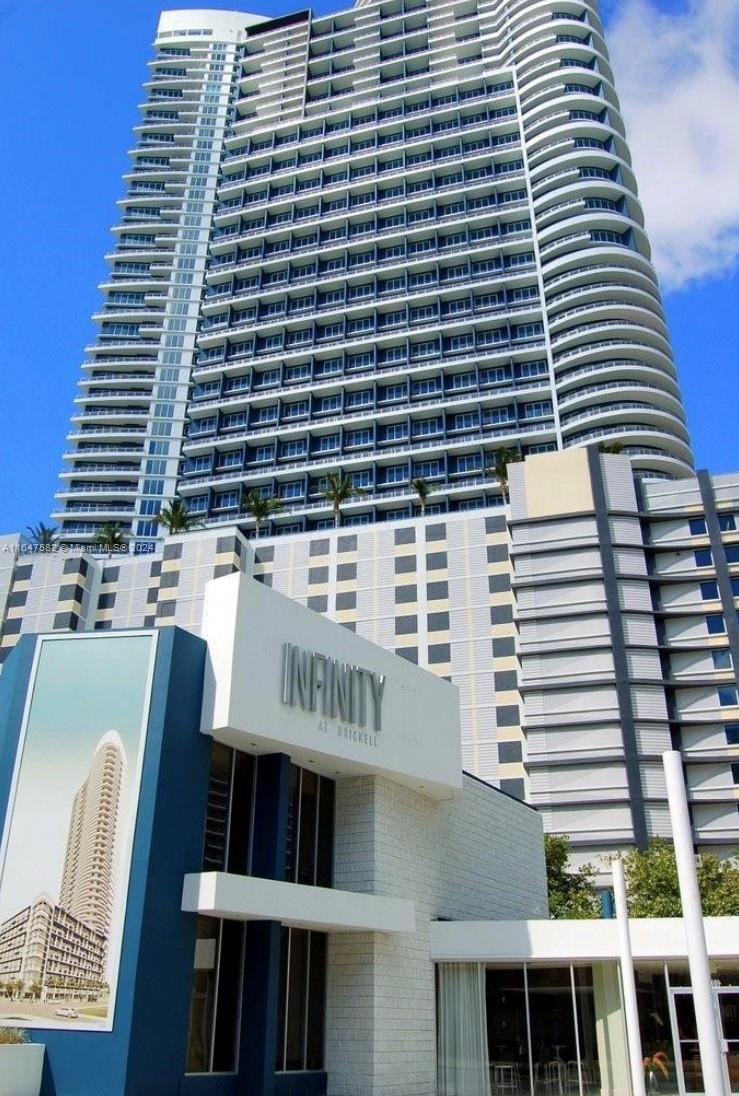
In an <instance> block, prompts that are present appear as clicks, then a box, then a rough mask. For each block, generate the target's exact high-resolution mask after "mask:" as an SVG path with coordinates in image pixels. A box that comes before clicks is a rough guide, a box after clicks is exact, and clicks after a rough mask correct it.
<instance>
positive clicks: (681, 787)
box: [662, 750, 729, 1096]
mask: <svg viewBox="0 0 739 1096" xmlns="http://www.w3.org/2000/svg"><path fill="white" fill-rule="evenodd" d="M662 762H663V764H664V767H665V780H666V782H667V799H668V802H669V806H670V822H671V824H672V839H673V841H674V843H675V860H676V861H677V878H678V882H679V884H680V901H681V902H682V907H683V925H684V926H685V942H686V944H687V949H688V965H689V967H690V983H691V985H692V987H693V1006H694V1008H695V1021H696V1025H697V1028H698V1046H699V1049H700V1056H701V1067H702V1069H703V1088H704V1089H705V1091H706V1092H707V1093H710V1094H711V1096H714V1094H715V1096H727V1094H728V1091H729V1090H728V1088H727V1084H726V1071H725V1066H724V1059H723V1050H722V1046H721V1037H720V1035H719V1030H718V1017H717V1015H716V1003H715V1000H714V994H713V988H712V986H711V968H710V966H709V963H708V948H707V947H706V933H705V928H704V925H703V912H702V910H701V900H700V892H699V890H698V873H697V871H696V866H695V852H694V850H693V831H692V828H691V825H690V815H689V814H688V800H687V796H686V794H685V781H684V780H683V761H682V756H681V754H680V753H679V752H678V751H677V750H668V751H667V752H666V753H663V754H662Z"/></svg>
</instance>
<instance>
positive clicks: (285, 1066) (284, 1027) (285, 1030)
mask: <svg viewBox="0 0 739 1096" xmlns="http://www.w3.org/2000/svg"><path fill="white" fill-rule="evenodd" d="M281 948H282V954H281V961H280V1010H279V1020H278V1029H277V1032H278V1039H277V1054H276V1060H275V1070H276V1071H277V1072H278V1073H281V1072H283V1071H285V1070H291V1071H299V1070H317V1069H322V1068H323V1058H324V1032H325V1012H326V937H325V936H324V935H323V934H322V933H318V932H309V931H308V930H307V929H296V928H283V930H282V945H281Z"/></svg>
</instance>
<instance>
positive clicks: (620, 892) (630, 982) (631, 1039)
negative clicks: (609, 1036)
mask: <svg viewBox="0 0 739 1096" xmlns="http://www.w3.org/2000/svg"><path fill="white" fill-rule="evenodd" d="M611 867H612V868H613V896H614V899H615V904H616V924H617V926H618V950H619V957H620V962H621V986H622V988H623V995H624V1015H625V1017H626V1041H627V1043H628V1046H629V1073H630V1074H631V1091H632V1093H633V1096H646V1088H645V1087H644V1059H643V1057H642V1049H641V1034H640V1032H639V1009H638V1007H637V1003H636V979H635V978H634V960H633V958H632V955H631V934H630V932H629V910H628V907H627V905H626V880H625V878H624V865H623V860H613V861H612V862H611Z"/></svg>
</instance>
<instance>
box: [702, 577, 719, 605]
mask: <svg viewBox="0 0 739 1096" xmlns="http://www.w3.org/2000/svg"><path fill="white" fill-rule="evenodd" d="M701 597H702V598H703V600H704V601H712V600H713V599H714V598H717V597H718V585H717V583H716V581H715V579H709V581H708V582H701Z"/></svg>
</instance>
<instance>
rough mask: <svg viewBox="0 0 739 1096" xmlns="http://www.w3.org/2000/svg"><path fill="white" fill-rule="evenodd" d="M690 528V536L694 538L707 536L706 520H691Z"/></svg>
mask: <svg viewBox="0 0 739 1096" xmlns="http://www.w3.org/2000/svg"><path fill="white" fill-rule="evenodd" d="M688 526H689V527H690V535H691V536H692V537H700V536H705V533H706V519H705V518H691V519H690V521H689V522H688Z"/></svg>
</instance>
